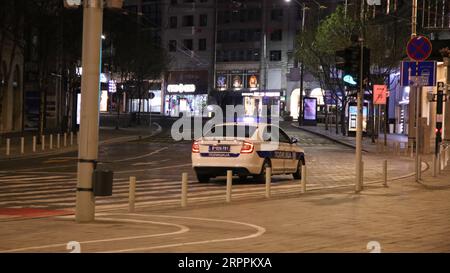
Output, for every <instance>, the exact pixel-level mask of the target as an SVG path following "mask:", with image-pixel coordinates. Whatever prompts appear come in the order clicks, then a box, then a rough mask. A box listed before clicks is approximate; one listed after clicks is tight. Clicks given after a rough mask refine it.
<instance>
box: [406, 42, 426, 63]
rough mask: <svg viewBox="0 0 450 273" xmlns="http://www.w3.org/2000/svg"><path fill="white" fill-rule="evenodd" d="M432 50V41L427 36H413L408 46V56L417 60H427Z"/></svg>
mask: <svg viewBox="0 0 450 273" xmlns="http://www.w3.org/2000/svg"><path fill="white" fill-rule="evenodd" d="M431 50H432V46H431V42H430V40H429V39H428V38H427V37H425V36H415V37H413V38H411V39H410V40H409V42H408V45H407V46H406V53H407V54H408V57H409V58H410V59H411V60H413V61H416V62H420V61H424V60H426V59H427V58H428V57H429V56H430V54H431Z"/></svg>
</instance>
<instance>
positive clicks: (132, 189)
mask: <svg viewBox="0 0 450 273" xmlns="http://www.w3.org/2000/svg"><path fill="white" fill-rule="evenodd" d="M135 201H136V177H135V176H130V187H129V191H128V212H134V204H135Z"/></svg>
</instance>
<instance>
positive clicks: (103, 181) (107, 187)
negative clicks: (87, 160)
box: [92, 170, 113, 196]
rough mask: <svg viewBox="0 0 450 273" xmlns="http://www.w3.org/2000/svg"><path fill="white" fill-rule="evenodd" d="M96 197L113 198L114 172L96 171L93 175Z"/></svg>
mask: <svg viewBox="0 0 450 273" xmlns="http://www.w3.org/2000/svg"><path fill="white" fill-rule="evenodd" d="M92 186H93V191H94V196H111V195H112V188H113V172H112V171H109V170H94V172H93V173H92Z"/></svg>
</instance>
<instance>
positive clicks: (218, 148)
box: [209, 145, 230, 153]
mask: <svg viewBox="0 0 450 273" xmlns="http://www.w3.org/2000/svg"><path fill="white" fill-rule="evenodd" d="M209 152H218V153H228V152H230V146H228V145H217V146H209Z"/></svg>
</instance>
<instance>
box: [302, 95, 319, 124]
mask: <svg viewBox="0 0 450 273" xmlns="http://www.w3.org/2000/svg"><path fill="white" fill-rule="evenodd" d="M303 124H304V125H314V126H315V125H317V98H310V97H305V98H303Z"/></svg>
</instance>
